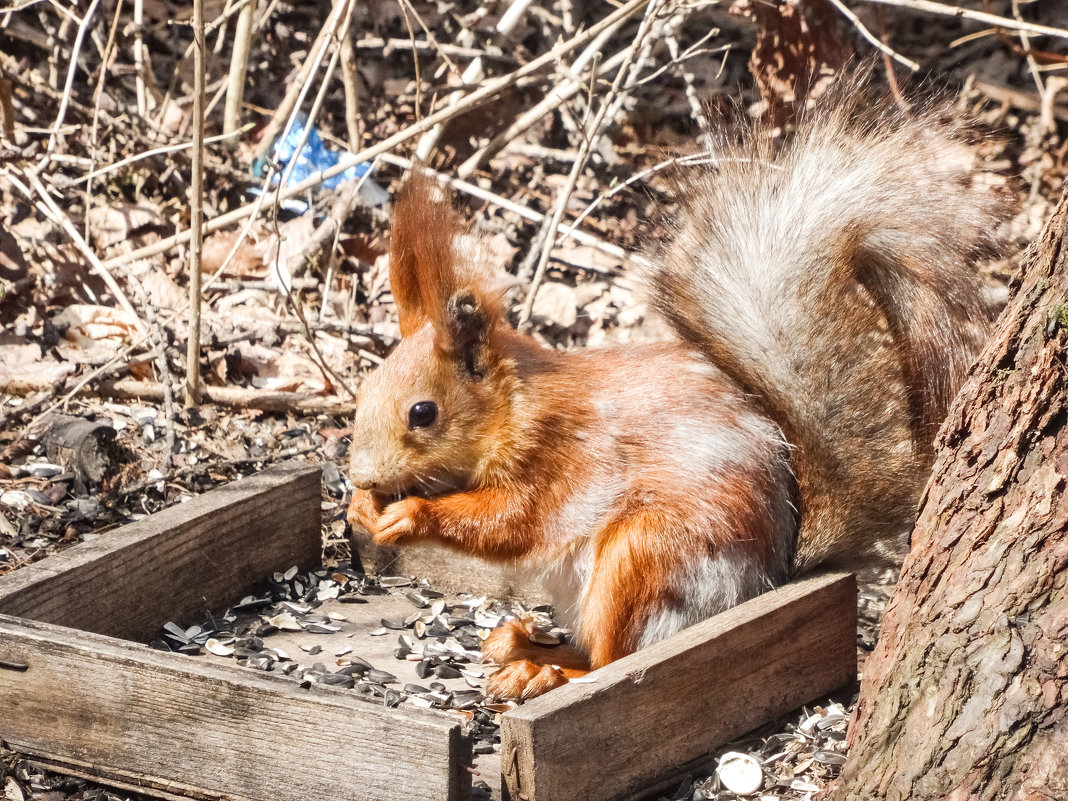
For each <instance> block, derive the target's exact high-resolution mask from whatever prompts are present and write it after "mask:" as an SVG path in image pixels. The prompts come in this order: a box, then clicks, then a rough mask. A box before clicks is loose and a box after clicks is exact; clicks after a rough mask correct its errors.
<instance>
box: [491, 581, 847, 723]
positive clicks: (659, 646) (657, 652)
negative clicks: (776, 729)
mask: <svg viewBox="0 0 1068 801" xmlns="http://www.w3.org/2000/svg"><path fill="white" fill-rule="evenodd" d="M856 592H857V590H856V576H855V575H854V574H852V573H846V572H838V571H835V572H827V573H820V574H817V575H812V576H806V577H805V578H802V579H799V580H798V581H794V582H790V583H789V584H785V585H783V586H782V587H777V588H776V589H773V590H769V591H768V592H766V593H764V594H763V595H759V596H757V597H756V598H753V599H751V600H749V601H746V602H745V603H741V604H738V605H737V606H734V607H731V608H730V609H727V610H726V611H724V612H720V613H719V614H718V615H714V616H713V617H710V618H708V619H707V620H703V621H701V622H700V623H697V624H696V625H693V626H690V627H689V628H688V629H685V630H683V631H680V632H679V633H678V634H675V635H674V636H672V637H668V638H667V639H665V640H661V641H660V642H656V643H653V644H652V645H649V646H647V647H646V648H643V649H642V650H640V651H637V652H635V653H633V654H630V655H628V656H625V657H623V658H622V659H617V660H616V661H615V662H612V663H611V664H608V665H605V666H604V667H603V668H601V669H600V670H597V671H594V672H592V673H590V674H589V677H588V678H589V679H590V680H591V681H590V682H588V683H587V682H576V683H571V684H566V685H564V686H563V687H559V688H557V689H555V690H553V691H552V692H550V693H547V694H545V695H543V696H541V697H540V698H535V699H533V700H530V701H527V702H525V703H524V704H523V705H522V706H519V707H517V708H516V709H513V710H510V711H509V712H506V713H505V714H504V718H507V719H511V720H531V721H536V720H539V719H542V718H548V717H552V716H553V715H554V714H556V713H557V712H558V711H559V710H561V709H565V708H570V707H573V706H574V705H575V704H578V703H583V702H586V701H588V700H589V699H591V698H596V697H598V696H601V695H603V694H605V693H607V692H611V691H613V689H615V688H616V687H618V686H619V685H620V684H622V683H629V682H634V681H637V682H638V683H640V682H641V677H642V676H643V675H644V673H645V671H646V670H647V669H648V667H649V665H651V664H658V663H666V662H668V661H669V660H671V659H673V658H675V657H677V656H678V655H679V654H681V653H684V652H686V651H690V650H692V649H693V648H694V647H695V646H699V645H701V644H703V643H707V642H710V641H712V640H715V639H716V638H718V637H721V636H723V635H724V634H726V633H728V632H730V631H732V630H734V629H737V628H739V627H741V626H746V625H750V624H752V623H754V622H755V621H757V620H759V619H760V618H761V617H763V616H765V615H767V614H769V613H771V612H774V611H775V610H777V609H779V608H782V607H785V606H788V605H790V604H794V603H797V602H798V601H799V600H801V599H803V598H806V597H808V596H812V595H816V594H822V593H828V594H831V595H834V596H839V595H840V597H842V598H846V599H848V598H852V600H853V604H854V606H855V603H856ZM854 619H855V616H854ZM850 625H851V626H853V628H854V629H855V620H854V622H853V623H851V624H850ZM854 637H855V633H854ZM852 645H853V647H852V649H851V652H852V655H853V668H852V678H850V679H848V680H846V681H843V683H842V684H841V685H838V686H844V685H845V684H847V683H849V681H855V680H856V647H855V640H854V641H852ZM831 689H837V688H831Z"/></svg>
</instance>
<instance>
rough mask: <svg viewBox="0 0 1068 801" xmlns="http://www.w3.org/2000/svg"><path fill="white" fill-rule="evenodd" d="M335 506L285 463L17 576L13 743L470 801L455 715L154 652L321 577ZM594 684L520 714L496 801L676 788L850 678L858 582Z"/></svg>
mask: <svg viewBox="0 0 1068 801" xmlns="http://www.w3.org/2000/svg"><path fill="white" fill-rule="evenodd" d="M320 508H321V507H320V475H319V470H318V469H317V468H314V467H308V466H303V465H294V464H288V465H282V466H278V467H274V468H271V469H269V470H265V471H264V472H262V473H260V474H258V475H256V476H253V477H251V478H247V479H244V480H241V481H237V482H235V483H233V484H230V485H228V486H224V487H221V488H219V489H216V490H213V491H211V492H208V493H206V494H204V495H201V496H199V497H197V498H194V499H192V500H190V501H189V502H187V503H183V504H179V505H177V506H173V507H171V508H169V509H166V510H164V511H162V512H159V513H158V514H155V515H152V516H151V517H148V518H145V519H144V520H140V521H138V522H136V523H131V524H130V525H127V526H124V527H122V528H120V529H117V530H115V531H111V532H108V533H107V534H105V535H103V536H101V537H99V538H97V539H94V540H92V541H89V542H85V543H82V544H80V545H76V546H73V547H71V548H69V549H67V550H66V551H64V552H62V553H60V554H57V555H55V556H51V557H49V558H47V559H44V560H42V561H40V562H37V563H34V564H32V565H28V566H27V567H24V568H22V569H20V570H17V571H15V572H13V573H11V574H8V575H6V576H2V577H0V709H2V710H3V712H2V714H0V740H3V741H5V742H6V743H7V744H8V745H9V747H11V748H12V749H14V750H16V751H18V752H21V753H24V754H27V755H28V756H29V757H30V758H31V759H33V761H35V762H37V763H39V764H41V765H43V766H45V767H48V768H51V769H55V770H58V771H61V772H65V773H70V774H74V775H78V776H85V777H89V778H92V779H95V780H98V781H101V782H104V783H108V784H112V785H115V786H118V787H123V788H128V789H133V790H136V791H138V792H141V793H146V794H150V795H155V796H159V797H163V798H171V797H194V798H207V799H222V798H226V799H249V801H298V800H299V801H337V800H338V799H361V801H373V800H374V799H389V800H391V801H392V799H413V798H426V799H444V800H445V801H453V799H457V800H459V799H466V798H468V797H469V796H470V794H471V782H472V772H473V771H475V770H476V767H475V765H476V762H475V761H474V760H473V757H472V739H471V737H470V736H469V735H468V734H467V733H466V732H465V723H464V721H462V720H460V719H459V718H457V717H456V716H455V715H451V714H448V713H446V712H441V711H437V710H433V709H421V708H414V707H409V706H407V705H402V706H401V707H399V708H386V707H385V706H383V705H382V704H381V702H377V703H376V702H374V701H373V700H369V699H367V698H365V697H363V696H360V695H358V694H356V693H353V692H352V691H351V690H345V689H341V688H337V687H329V686H321V685H313V686H312V687H311V688H309V689H304V688H302V687H301V686H300V685H299V684H298V683H297V682H296V681H294V680H293V679H291V678H289V677H286V676H279V675H275V674H273V673H261V672H258V671H252V670H249V669H247V668H241V667H238V666H236V665H234V664H230V663H222V662H218V661H206V660H200V659H195V658H190V657H188V656H185V655H182V654H175V653H167V652H161V651H155V650H152V649H150V648H148V647H147V646H146V645H144V644H143V643H146V642H148V641H149V640H150V639H152V638H153V637H155V636H156V635H157V634H158V632H159V629H160V626H161V624H162V623H163V622H165V621H167V620H179V621H192V620H199V619H200V618H201V617H202V616H203V615H204V613H205V612H206V611H209V610H218V609H222V608H225V607H226V606H228V605H230V604H232V603H234V602H236V601H237V600H239V599H240V598H241V597H243V596H244V595H247V594H248V593H249V592H251V591H253V590H254V588H256V587H257V585H261V584H262V581H263V579H264V578H265V577H266V576H269V575H271V574H272V573H273V572H275V571H279V570H285V569H286V568H288V567H290V566H292V565H297V566H298V567H299V568H300V569H301V570H312V569H317V568H318V567H319V566H320V565H321V558H322V543H321V534H320ZM369 551H370V549H369ZM421 555H422V556H421ZM368 556H372V557H374V556H377V557H381V554H370V553H369V554H368ZM420 559H423V562H422V564H421V563H420ZM370 561H374V558H372V559H370ZM458 565H459V567H458ZM468 567H470V573H469V575H470V576H471V577H473V578H472V581H473V582H474V583H473V584H470V583H467V581H466V579H467V578H468ZM421 568H424V569H421ZM403 569H404V570H405V571H408V572H411V573H413V574H417V575H425V576H427V577H428V578H430V579H431V580H432V581H436V580H438V579H442V580H443V579H446V578H451V580H452V585H453V586H454V587H455V586H456V585H457V584H459V585H462V586H464V588H465V589H467V590H468V591H471V592H487V591H496V590H499V589H500V587H501V586H504V585H506V584H507V582H506V581H505V580H504V579H502V578H501V576H502V574H500V573H498V572H494V571H487V570H486V569H484V568H481V567H475V563H474V562H467V561H466V560H459V561H458V558H457V557H453V556H451V555H448V556H443V555H441V553H440V552H432V551H427V550H426V549H413V551H411V552H410V553H409V554H407V555H406V556H405V561H404V563H403ZM396 570H397V568H396V567H395V568H392V569H391V572H396ZM590 678H591V681H590V682H589V683H581V684H579V683H575V684H569V685H566V686H564V687H561V688H559V689H556V690H553V691H552V692H550V693H548V694H547V695H545V696H542V697H541V698H537V699H535V700H533V701H529V702H527V703H525V704H523V705H522V706H520V707H519V708H517V709H515V710H512V711H510V712H507V713H505V714H504V715H503V716H502V719H501V748H500V769H499V770H500V787H499V790H498V789H497V788H496V787H494V790H493V793H494V796H495V797H497V793H498V792H499V794H500V795H499V797H501V798H504V799H512V800H513V801H519V799H525V800H526V801H549V800H551V799H558V800H559V801H572V800H573V799H589V800H590V801H602V800H607V799H616V798H626V797H633V796H638V795H641V794H643V793H645V792H649V791H652V790H655V789H657V788H663V787H666V786H668V785H669V783H672V782H674V783H677V781H678V778H679V776H680V774H682V773H684V772H686V771H687V769H688V768H689V767H692V765H693V764H696V763H697V762H698V761H699V760H702V759H706V758H707V756H708V755H709V753H710V752H711V751H713V750H714V749H715V748H717V747H718V746H720V745H722V744H723V743H725V742H728V741H729V740H731V739H733V738H735V737H738V736H740V735H742V734H744V733H746V732H748V731H751V730H752V729H754V728H756V727H758V726H760V725H762V724H764V723H766V722H768V721H770V720H772V719H774V718H776V717H779V716H781V715H783V714H785V713H787V712H790V711H791V710H794V709H796V708H798V707H799V706H801V705H802V704H804V703H807V702H810V701H813V700H816V699H818V698H820V697H822V696H824V695H826V694H827V693H829V692H831V691H833V690H835V689H838V688H840V687H842V686H844V685H846V684H849V683H851V682H853V681H854V680H855V678H856V583H855V580H854V578H853V576H852V575H850V574H842V573H833V574H824V575H819V576H814V577H811V578H806V579H804V580H801V581H797V582H794V583H791V584H789V585H787V586H785V587H782V588H779V589H776V590H773V591H771V592H768V593H766V594H764V595H762V596H760V597H759V598H756V599H754V600H752V601H749V602H747V603H744V604H741V605H740V606H737V607H735V608H734V609H730V610H728V611H727V612H724V613H722V614H720V615H717V616H715V617H713V618H710V619H708V620H706V621H704V622H702V623H700V624H698V625H696V626H693V627H691V628H689V629H686V630H685V631H683V632H680V633H679V634H677V635H676V636H674V637H671V638H669V639H667V640H664V641H662V642H659V643H656V644H654V645H652V646H650V647H648V648H646V649H644V650H642V651H639V652H638V653H635V654H632V655H631V656H628V657H625V658H623V659H620V660H618V661H616V662H614V663H612V664H611V665H608V666H607V667H605V668H602V669H601V670H598V671H595V672H594V673H591V674H590ZM477 764H478V767H477V770H478V771H479V772H480V774H481V776H480V777H481V778H483V779H486V780H487V781H489V783H490V784H491V786H493V785H495V781H493V780H492V779H494V778H495V777H489V776H486V775H485V773H486V770H487V765H495V764H496V763H495V762H493V761H489V762H486V761H482V762H479V763H477Z"/></svg>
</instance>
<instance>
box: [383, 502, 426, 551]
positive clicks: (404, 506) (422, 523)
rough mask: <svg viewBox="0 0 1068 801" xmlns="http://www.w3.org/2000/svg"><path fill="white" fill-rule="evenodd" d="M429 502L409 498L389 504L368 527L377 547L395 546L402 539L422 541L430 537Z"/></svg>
mask: <svg viewBox="0 0 1068 801" xmlns="http://www.w3.org/2000/svg"><path fill="white" fill-rule="evenodd" d="M428 505H429V501H427V500H426V499H425V498H416V497H410V498H405V499H404V500H402V501H396V502H395V503H391V504H390V505H389V506H387V507H386V508H385V509H383V510H382V512H381V514H379V515H378V516H377V517H376V518H375V520H374V523H373V525H372V526H369V527H368V530H369V531H370V532H371V535H372V536H373V537H374V539H375V542H376V543H377V544H379V545H396V544H397V543H398V542H400V541H401V540H402V539H423V538H425V537H428V536H431V532H430V530H429V528H430V523H431V520H430V516H429V514H427V506H428Z"/></svg>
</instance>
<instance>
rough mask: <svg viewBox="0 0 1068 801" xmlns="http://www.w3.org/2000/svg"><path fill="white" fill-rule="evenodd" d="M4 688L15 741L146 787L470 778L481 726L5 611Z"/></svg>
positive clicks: (200, 791)
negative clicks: (471, 731)
mask: <svg viewBox="0 0 1068 801" xmlns="http://www.w3.org/2000/svg"><path fill="white" fill-rule="evenodd" d="M0 699H2V700H0V706H2V708H3V714H2V715H0V739H3V740H5V741H7V742H8V743H9V745H10V746H11V747H12V748H14V749H15V750H17V751H20V752H24V753H27V754H30V755H40V756H42V757H44V758H45V759H46V761H47V762H48V763H49V764H51V765H53V766H55V767H59V768H60V769H68V768H69V769H70V770H72V771H74V772H77V773H80V774H84V775H90V776H92V777H94V778H98V779H101V780H104V781H111V782H115V783H118V784H121V785H124V786H127V787H135V788H139V789H141V790H142V791H148V792H157V793H164V794H168V795H188V796H195V797H203V798H212V799H215V798H229V799H250V801H288V800H289V799H292V800H293V801H298V800H299V801H320V800H321V801H336V799H356V798H359V799H368V800H369V799H383V801H393V799H411V798H434V799H450V800H451V799H460V798H465V797H466V796H467V794H468V792H469V788H470V781H471V779H470V774H469V773H468V771H467V770H466V766H468V765H470V763H471V744H470V740H469V738H468V737H466V736H465V735H463V734H462V732H461V727H460V722H459V721H458V720H456V719H455V718H452V717H449V716H446V715H445V714H443V713H434V712H431V711H429V710H419V711H418V712H419V713H418V714H417V713H416V710H411V711H409V710H404V709H386V708H384V707H382V706H381V705H380V704H375V703H372V702H369V701H365V700H364V699H361V698H360V697H358V696H356V695H354V694H353V693H352V692H351V691H345V690H338V689H336V688H330V687H316V688H314V689H310V690H303V689H300V687H299V686H298V685H297V684H296V682H294V681H292V680H289V679H285V678H283V677H277V676H272V675H269V674H259V673H254V672H252V671H248V670H242V669H240V668H236V667H231V666H226V665H213V664H208V663H205V662H202V661H199V660H195V659H190V658H188V657H183V656H180V655H177V654H170V653H161V652H157V651H152V650H150V649H148V648H147V647H145V646H139V645H135V644H133V643H127V642H122V641H119V640H114V639H111V638H108V637H102V636H99V635H94V634H87V633H85V632H77V631H72V630H70V629H66V628H63V627H60V626H53V625H50V624H45V623H38V622H35V621H28V620H19V619H16V618H11V617H8V616H4V615H0ZM57 744H59V745H60V746H61V747H60V749H59V750H58V751H57Z"/></svg>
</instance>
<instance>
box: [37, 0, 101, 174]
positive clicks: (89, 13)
mask: <svg viewBox="0 0 1068 801" xmlns="http://www.w3.org/2000/svg"><path fill="white" fill-rule="evenodd" d="M98 5H100V0H92V2H91V3H90V4H89V8H88V9H87V10H86V12H85V16H84V17H82V20H81V22H80V23H79V25H78V35H77V36H76V37H75V38H74V47H73V48H71V54H70V67H68V68H67V83H66V84H65V85H64V87H63V98H62V100H60V103H59V112H58V113H57V114H56V121H55V123H54V124H53V125H52V132H51V133H50V134H49V135H48V148H47V151H46V155H45V157H44V158H43V159H41V161H40V162H39V163H38V165H37V168H36V171H37V173H38V174H40V173H41V172H42V171H43V170H44V168H45V167H46V166H47V164H48V155H47V154H51V153H52V151H53V150H55V148H56V139H57V137H58V136H59V131H60V129H61V128H62V127H63V121H64V120H65V119H66V117H67V107H68V106H69V105H70V96H71V92H72V90H73V88H74V73H75V72H76V71H77V69H78V54H79V53H81V51H82V42H83V41H84V40H85V33H86V31H87V30H88V29H89V23H90V22H91V21H92V19H93V14H95V13H96V7H97V6H98Z"/></svg>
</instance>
